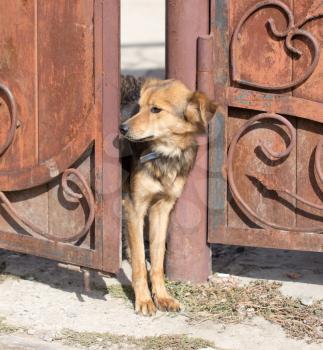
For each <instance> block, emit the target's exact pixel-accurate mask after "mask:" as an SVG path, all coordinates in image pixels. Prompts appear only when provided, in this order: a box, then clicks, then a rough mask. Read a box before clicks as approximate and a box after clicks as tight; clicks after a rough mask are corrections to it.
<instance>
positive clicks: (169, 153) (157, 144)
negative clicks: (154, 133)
mask: <svg viewBox="0 0 323 350" xmlns="http://www.w3.org/2000/svg"><path fill="white" fill-rule="evenodd" d="M192 145H193V146H195V145H196V141H195V139H194V137H181V135H178V136H177V137H175V136H174V135H173V136H172V137H171V138H169V139H168V138H165V139H161V140H157V141H154V142H152V143H151V144H150V147H149V148H150V150H151V152H152V153H154V154H158V155H160V157H167V158H180V157H181V156H182V155H183V153H185V151H186V150H187V149H189V148H190V147H191V146H192Z"/></svg>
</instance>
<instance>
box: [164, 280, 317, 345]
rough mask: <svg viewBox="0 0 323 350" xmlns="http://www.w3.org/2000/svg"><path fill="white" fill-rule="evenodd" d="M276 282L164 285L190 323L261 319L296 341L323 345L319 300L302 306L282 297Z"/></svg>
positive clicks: (296, 300) (216, 281) (289, 298)
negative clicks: (241, 284)
mask: <svg viewBox="0 0 323 350" xmlns="http://www.w3.org/2000/svg"><path fill="white" fill-rule="evenodd" d="M280 287H281V284H280V283H277V282H267V281H254V282H250V283H249V284H247V285H244V286H240V285H239V284H238V282H237V281H236V280H235V279H219V278H213V280H212V281H210V282H209V283H206V284H201V285H197V286H193V285H191V284H184V283H174V282H172V283H171V282H169V283H168V289H169V290H170V292H171V293H172V294H173V295H174V296H175V297H176V298H177V299H179V300H180V302H181V303H182V304H183V305H185V308H186V310H187V314H188V317H189V319H190V320H191V321H193V322H194V321H203V320H209V319H211V320H214V321H218V322H222V323H238V322H241V321H243V320H245V319H247V318H252V317H253V316H261V317H263V318H265V319H266V320H268V321H270V322H273V323H275V324H278V325H280V326H281V327H282V328H283V329H284V330H285V332H286V333H287V334H288V335H289V336H291V337H293V338H296V339H305V340H307V341H308V342H311V341H315V342H323V306H322V303H321V302H320V301H316V302H315V303H313V305H309V306H305V305H303V304H302V303H301V301H300V300H299V299H294V298H292V297H287V296H284V295H283V294H282V293H281V291H280Z"/></svg>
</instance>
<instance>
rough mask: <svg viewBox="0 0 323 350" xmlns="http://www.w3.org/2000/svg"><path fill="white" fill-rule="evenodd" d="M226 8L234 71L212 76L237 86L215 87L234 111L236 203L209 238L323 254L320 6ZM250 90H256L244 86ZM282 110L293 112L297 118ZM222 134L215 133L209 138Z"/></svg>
mask: <svg viewBox="0 0 323 350" xmlns="http://www.w3.org/2000/svg"><path fill="white" fill-rule="evenodd" d="M215 3H216V6H215V10H216V9H217V7H219V4H218V3H217V2H215ZM221 3H222V2H221ZM227 5H228V9H227V12H225V17H226V18H227V21H228V22H229V25H228V26H227V27H226V30H227V31H228V32H225V33H229V35H230V32H231V33H232V37H231V38H232V41H231V52H230V53H229V52H227V57H228V58H229V57H230V61H231V65H230V64H229V63H228V61H225V59H222V60H219V62H220V63H219V66H217V62H216V64H215V72H216V71H217V69H220V70H221V71H222V72H227V71H228V70H231V73H232V75H231V78H232V80H231V82H230V84H228V83H227V82H225V81H224V82H222V83H221V80H220V79H219V81H220V83H219V84H218V85H215V90H216V91H217V89H220V90H221V91H223V89H224V90H225V98H224V99H222V101H223V102H222V103H223V104H224V106H227V107H228V108H229V113H228V116H227V118H226V120H225V127H224V128H223V129H222V130H224V131H225V133H226V135H227V137H228V139H229V140H231V144H230V149H229V153H228V162H227V173H228V174H227V176H228V183H229V185H230V190H229V197H228V203H229V206H228V216H227V221H226V222H225V223H224V225H223V226H217V225H214V221H213V223H212V221H211V220H210V223H211V225H210V224H209V242H218V243H225V244H241V245H253V246H263V247H273V248H283V249H298V250H310V251H322V250H323V234H322V231H323V218H322V209H323V205H322V200H323V197H322V192H321V191H322V175H323V174H322V169H321V162H322V160H323V159H322V158H323V155H322V145H323V141H322V134H323V124H322V121H323V119H322V111H323V110H322V102H323V89H322V80H321V79H320V77H321V75H322V72H323V59H322V55H320V47H321V45H322V35H321V29H322V26H321V18H322V15H323V3H322V1H320V0H319V1H318V0H302V1H297V2H292V1H290V0H286V1H284V2H282V1H256V0H244V1H241V2H235V1H230V2H228V4H227ZM291 9H293V11H292V10H291ZM214 16H215V18H216V12H215V15H214ZM212 31H213V32H214V33H223V25H222V22H221V21H219V20H214V21H213V23H212ZM225 33H224V34H223V35H224V37H225ZM255 33H256V35H255ZM296 38H297V39H299V40H294V39H296ZM215 50H216V49H215ZM215 54H216V51H215ZM295 58H297V59H295ZM215 76H216V74H215ZM229 85H231V86H229ZM248 86H250V87H251V88H252V89H253V90H251V89H250V90H245V87H248ZM257 90H268V92H261V91H257ZM273 92H275V93H273ZM232 107H234V108H232ZM257 111H258V112H257ZM259 111H260V112H266V113H260V114H259ZM278 114H285V115H288V116H295V117H297V122H296V119H293V118H290V117H283V116H281V115H278ZM268 117H269V118H268ZM226 130H227V131H226ZM217 135H218V134H216V133H215V132H214V131H213V133H212V135H211V137H212V138H213V137H214V138H215V137H216V136H217ZM211 147H213V146H211ZM222 152H223V154H224V155H225V154H226V149H225V148H223V149H222ZM213 153H214V154H217V153H221V149H214V150H213ZM211 160H213V162H214V160H215V158H213V159H211ZM211 189H212V188H211ZM213 201H217V199H216V191H214V190H213V191H211V192H210V201H209V202H211V203H212V202H213ZM210 212H211V213H213V217H215V216H216V215H214V213H215V210H213V211H210ZM209 218H210V216H209ZM211 218H212V216H211ZM259 227H261V228H259Z"/></svg>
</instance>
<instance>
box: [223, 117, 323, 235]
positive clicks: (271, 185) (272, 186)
mask: <svg viewBox="0 0 323 350" xmlns="http://www.w3.org/2000/svg"><path fill="white" fill-rule="evenodd" d="M263 119H274V120H277V121H279V122H281V123H282V124H283V125H285V126H286V127H287V129H288V131H289V137H290V143H289V145H288V146H287V147H286V149H285V150H284V151H282V152H274V151H272V150H271V149H270V148H268V147H267V146H266V145H265V144H264V142H263V141H261V142H260V148H261V150H262V151H263V153H264V154H265V155H266V156H267V157H268V158H274V159H276V160H278V159H283V158H285V157H288V156H289V154H290V153H291V151H292V150H293V148H294V147H295V145H296V131H295V128H294V127H293V125H292V124H291V123H290V122H289V121H288V120H287V119H286V118H284V117H282V116H281V115H279V114H275V113H260V114H258V115H256V116H254V117H253V118H251V119H249V120H248V121H247V123H245V124H244V125H243V126H242V127H241V128H240V129H239V130H238V132H237V133H236V134H235V136H234V138H233V139H232V141H231V143H230V148H229V152H228V161H227V162H228V183H229V186H230V190H231V194H232V197H233V198H234V200H235V202H236V203H237V205H238V206H239V208H240V209H241V210H242V212H243V213H244V214H245V215H246V216H247V217H248V218H249V219H250V220H251V221H253V222H255V223H256V224H258V225H259V226H260V227H262V228H265V229H266V228H267V229H268V228H273V229H277V230H283V231H298V232H319V233H321V232H323V227H291V226H284V225H278V224H276V223H274V222H270V221H267V220H265V219H263V218H261V217H260V216H259V215H257V214H256V212H255V211H254V210H253V209H252V208H250V207H249V205H248V204H247V203H246V202H245V200H244V199H243V198H242V196H241V194H240V193H239V190H238V188H237V186H236V183H235V180H234V171H233V161H234V157H235V151H236V146H237V144H238V142H239V139H240V138H241V136H242V135H244V134H245V133H246V132H248V129H249V128H250V127H251V126H252V125H253V124H255V123H256V122H258V121H261V120H263ZM322 147H323V137H321V139H320V141H319V143H318V145H317V148H316V154H315V171H316V173H317V175H318V177H319V179H320V181H321V182H322V183H323V176H322V170H321V167H320V156H321V150H322ZM252 177H255V176H254V175H252ZM255 178H256V179H257V180H258V181H259V182H260V183H261V184H262V185H264V186H265V187H266V188H267V189H269V190H272V191H275V192H277V193H285V194H287V195H289V196H290V197H292V198H294V199H296V200H298V201H300V202H302V203H303V204H305V205H307V206H309V207H311V208H315V209H319V210H323V206H322V205H317V204H315V203H312V202H310V201H308V200H306V199H304V198H302V197H301V196H299V195H297V194H295V193H292V192H290V191H288V190H286V189H284V188H279V187H278V185H277V184H276V183H275V182H273V181H271V180H270V179H268V178H266V176H257V177H255Z"/></svg>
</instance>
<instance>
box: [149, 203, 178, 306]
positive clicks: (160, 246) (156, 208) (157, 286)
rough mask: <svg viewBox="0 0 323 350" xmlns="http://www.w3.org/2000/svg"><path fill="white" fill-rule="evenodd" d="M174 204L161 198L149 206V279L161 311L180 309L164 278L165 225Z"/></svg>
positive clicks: (166, 225)
mask: <svg viewBox="0 0 323 350" xmlns="http://www.w3.org/2000/svg"><path fill="white" fill-rule="evenodd" d="M174 204H175V200H171V199H167V200H166V199H161V200H159V201H158V202H157V203H155V204H154V205H153V206H152V207H151V208H150V212H149V242H150V260H151V270H150V279H151V284H152V294H153V298H154V301H155V304H156V306H157V307H158V309H159V310H162V311H179V310H180V304H179V302H178V301H177V300H176V299H174V298H173V297H171V296H170V295H169V294H168V292H167V290H166V286H165V280H164V256H165V244H166V235H167V227H168V221H169V215H170V212H171V210H172V208H173V206H174Z"/></svg>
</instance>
